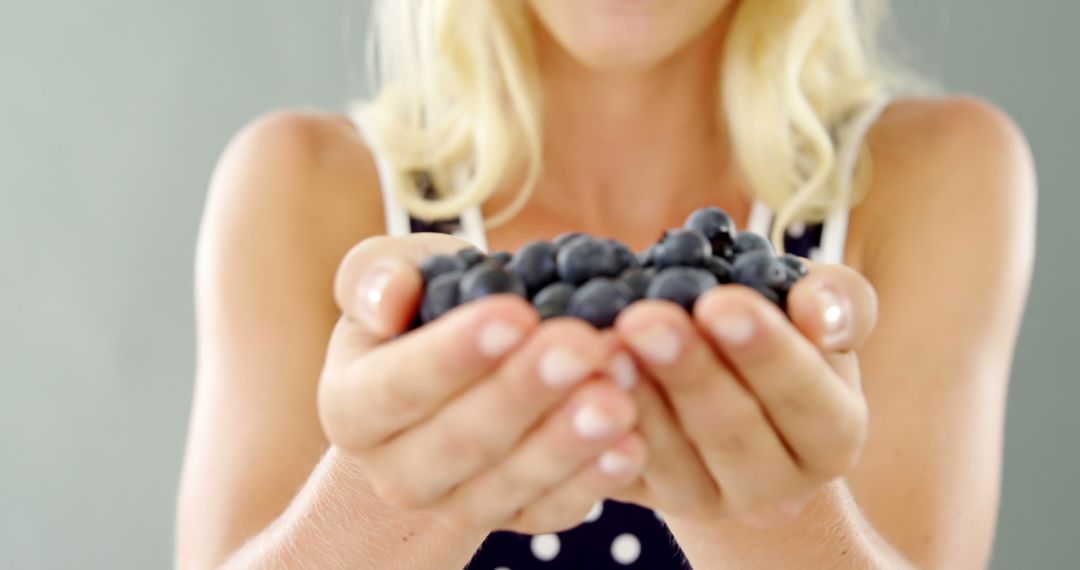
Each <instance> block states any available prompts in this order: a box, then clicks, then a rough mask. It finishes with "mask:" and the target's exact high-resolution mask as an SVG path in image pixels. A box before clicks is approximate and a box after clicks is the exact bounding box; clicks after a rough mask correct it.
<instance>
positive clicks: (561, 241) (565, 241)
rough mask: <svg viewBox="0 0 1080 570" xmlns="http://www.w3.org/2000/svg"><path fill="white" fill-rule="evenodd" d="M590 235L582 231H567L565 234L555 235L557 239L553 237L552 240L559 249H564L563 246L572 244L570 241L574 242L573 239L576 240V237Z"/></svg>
mask: <svg viewBox="0 0 1080 570" xmlns="http://www.w3.org/2000/svg"><path fill="white" fill-rule="evenodd" d="M588 237H589V236H587V235H585V234H583V233H581V232H567V233H565V234H559V235H557V236H555V239H553V240H551V241H552V243H554V244H555V247H556V248H557V249H562V248H564V247H566V246H568V245H570V242H572V241H574V240H576V239H579V238H588ZM590 239H591V238H590Z"/></svg>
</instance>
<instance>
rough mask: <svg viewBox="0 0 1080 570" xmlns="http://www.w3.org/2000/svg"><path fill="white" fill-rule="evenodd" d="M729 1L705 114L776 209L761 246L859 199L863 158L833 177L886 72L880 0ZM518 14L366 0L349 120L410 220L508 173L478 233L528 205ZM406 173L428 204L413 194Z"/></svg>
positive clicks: (533, 78)
mask: <svg viewBox="0 0 1080 570" xmlns="http://www.w3.org/2000/svg"><path fill="white" fill-rule="evenodd" d="M732 1H734V2H736V3H737V5H736V6H734V7H733V9H734V10H735V13H734V14H733V16H732V20H731V24H730V28H729V30H728V36H727V38H726V40H725V41H726V45H725V46H724V51H723V61H722V62H721V61H718V62H717V65H718V66H721V85H722V100H723V103H722V104H721V102H720V101H718V102H717V112H718V113H722V114H723V118H724V120H725V121H726V123H727V128H728V132H729V134H730V138H731V143H732V147H733V149H734V156H735V159H736V164H737V166H738V169H739V172H740V173H741V175H742V177H743V179H744V180H745V181H746V183H747V186H748V187H749V189H750V191H751V192H752V193H753V194H754V196H756V197H757V198H759V199H760V200H762V201H763V202H764V203H765V204H767V205H768V206H769V207H770V208H771V209H773V210H774V211H775V212H776V213H777V214H776V221H775V223H774V226H773V233H772V236H771V239H772V240H773V241H774V242H775V243H777V245H778V246H782V239H781V238H782V236H783V232H784V230H785V228H786V227H787V226H788V225H789V224H790V223H791V222H793V221H796V220H802V221H807V222H814V221H820V220H823V219H824V218H825V217H826V216H827V215H828V214H829V213H830V212H832V211H834V209H835V208H840V207H843V208H849V207H851V206H853V205H854V204H855V203H856V202H857V201H858V200H859V199H860V198H861V195H862V194H863V193H864V192H865V189H866V186H867V181H868V179H869V154H868V153H866V152H865V151H864V150H863V151H861V154H860V159H859V161H858V167H857V169H856V175H855V176H854V177H850V176H844V175H843V173H842V172H840V168H839V165H838V164H837V160H836V157H837V155H838V154H839V152H840V148H839V145H841V144H843V143H844V141H843V140H842V137H839V136H838V133H839V132H840V130H841V128H842V127H843V125H844V123H845V121H847V120H849V119H850V118H851V117H853V116H854V115H855V114H856V113H857V112H858V111H859V110H860V109H862V108H863V107H864V106H867V105H870V104H872V103H873V102H874V101H875V100H878V99H879V98H880V97H882V96H883V95H884V94H885V93H886V92H887V91H888V89H889V87H890V85H891V84H893V83H895V82H894V81H892V80H893V79H894V78H896V77H899V76H900V75H899V74H896V73H892V72H891V71H890V69H891V67H890V66H887V65H886V64H885V62H884V60H883V59H882V58H881V57H880V54H879V53H878V48H877V39H876V32H877V30H878V23H879V22H880V20H881V18H882V16H883V14H884V8H885V1H886V0H732ZM527 10H528V8H527V7H526V5H525V1H524V0H376V2H375V6H374V11H373V13H372V33H371V36H370V40H371V43H370V44H369V54H373V58H374V59H373V60H371V62H370V69H372V70H373V71H374V72H375V73H374V76H373V77H372V78H371V80H372V84H373V85H375V86H376V96H375V97H374V98H373V99H372V100H371V101H365V102H361V103H360V106H359V107H358V108H357V109H356V110H355V112H356V113H357V114H358V115H359V117H360V118H361V120H362V121H364V122H365V124H366V126H367V127H368V128H369V129H371V130H372V131H373V132H374V133H376V135H377V137H378V139H379V144H380V152H382V153H384V155H385V157H386V160H387V163H388V164H389V165H391V170H392V171H393V188H392V189H391V190H392V191H393V192H394V193H395V195H396V196H397V197H398V198H399V199H400V200H401V202H402V204H403V205H404V206H405V207H406V208H407V209H408V210H409V211H410V213H412V215H414V216H416V217H418V218H422V219H426V220H436V219H445V218H451V217H455V216H457V215H459V214H460V213H461V212H462V211H463V210H465V209H467V208H469V207H471V206H474V205H477V204H479V203H482V202H483V201H484V200H485V199H487V198H488V197H489V196H490V195H491V194H492V193H493V192H495V191H496V190H497V189H499V188H501V187H503V186H504V185H506V184H508V183H510V182H511V177H512V176H517V175H520V174H522V173H523V174H524V178H523V180H524V181H523V183H522V184H521V187H520V191H519V192H518V194H517V195H516V196H515V198H514V200H513V201H512V202H511V203H510V205H509V206H508V207H506V208H504V209H503V210H502V211H500V212H499V213H497V214H496V215H494V216H491V217H489V218H488V219H487V220H486V224H487V225H488V226H489V227H494V226H498V225H500V224H502V223H505V222H506V221H508V220H509V219H510V218H511V217H513V216H514V215H515V214H516V213H517V212H518V211H519V210H520V209H521V208H522V207H523V206H524V205H525V203H526V201H527V200H528V199H529V196H530V194H531V193H532V191H533V187H534V186H535V183H536V180H537V179H538V177H539V174H540V170H541V165H542V156H541V137H542V133H541V120H540V81H539V77H538V71H537V66H536V63H535V54H534V51H533V43H532V37H531V35H532V32H531V29H530V26H529V20H528V17H529V16H528V13H527ZM718 116H719V115H718ZM851 144H862V141H861V140H856V141H852V143H851ZM420 172H425V173H429V174H430V175H431V179H432V182H433V187H434V189H435V191H436V194H435V195H433V196H432V195H424V194H422V193H421V192H419V191H418V190H417V185H418V182H417V173H420ZM518 180H520V178H519V179H518Z"/></svg>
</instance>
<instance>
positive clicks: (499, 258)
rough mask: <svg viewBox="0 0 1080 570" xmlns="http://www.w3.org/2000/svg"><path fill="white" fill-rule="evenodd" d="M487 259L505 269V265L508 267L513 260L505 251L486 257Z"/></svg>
mask: <svg viewBox="0 0 1080 570" xmlns="http://www.w3.org/2000/svg"><path fill="white" fill-rule="evenodd" d="M488 259H490V260H492V261H494V262H495V263H498V264H499V265H501V266H503V267H506V266H507V265H510V260H511V259H513V257H512V256H511V255H510V254H509V253H507V252H505V251H496V252H495V253H493V254H491V255H490V256H488Z"/></svg>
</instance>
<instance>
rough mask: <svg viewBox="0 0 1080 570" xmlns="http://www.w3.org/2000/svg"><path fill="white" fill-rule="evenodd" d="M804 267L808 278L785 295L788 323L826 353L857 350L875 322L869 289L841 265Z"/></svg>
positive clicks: (874, 305)
mask: <svg viewBox="0 0 1080 570" xmlns="http://www.w3.org/2000/svg"><path fill="white" fill-rule="evenodd" d="M808 265H809V267H810V274H809V275H808V276H807V277H806V278H804V279H802V280H800V281H799V282H798V283H796V284H795V287H793V288H792V290H791V292H790V293H789V294H788V313H789V314H790V315H791V320H792V322H793V323H795V326H796V327H797V328H798V329H799V330H800V331H802V332H803V334H805V335H806V337H807V338H809V339H810V340H811V341H812V342H813V343H814V344H816V345H817V346H818V347H819V348H821V349H822V350H824V351H826V352H845V351H851V350H858V349H859V348H861V347H862V345H863V343H865V342H866V340H867V339H868V338H869V337H870V333H871V332H872V331H873V329H874V324H875V322H876V321H877V294H876V293H875V291H874V288H873V286H871V285H870V282H869V281H867V280H866V278H865V277H863V276H862V275H860V274H859V273H858V272H857V271H855V270H854V269H851V268H850V267H847V266H845V265H825V264H820V263H810V262H808Z"/></svg>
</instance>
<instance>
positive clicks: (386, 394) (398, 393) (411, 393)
mask: <svg viewBox="0 0 1080 570" xmlns="http://www.w3.org/2000/svg"><path fill="white" fill-rule="evenodd" d="M354 374H355V375H354V377H355V378H356V381H357V382H372V379H371V378H365V377H364V376H371V372H370V370H365V371H356V372H355V373H354ZM410 386H412V383H409V382H395V381H394V380H393V379H389V378H388V379H386V380H385V381H381V382H377V383H375V386H374V387H375V388H376V389H375V390H373V392H375V394H373V396H374V400H375V402H374V403H375V405H376V406H378V409H379V411H380V413H381V414H384V415H386V416H387V417H395V416H402V415H407V414H411V413H412V412H413V411H414V410H416V409H417V408H418V407H419V406H420V404H421V402H422V401H423V395H422V394H419V393H417V392H416V391H415V390H412V389H410Z"/></svg>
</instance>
